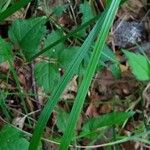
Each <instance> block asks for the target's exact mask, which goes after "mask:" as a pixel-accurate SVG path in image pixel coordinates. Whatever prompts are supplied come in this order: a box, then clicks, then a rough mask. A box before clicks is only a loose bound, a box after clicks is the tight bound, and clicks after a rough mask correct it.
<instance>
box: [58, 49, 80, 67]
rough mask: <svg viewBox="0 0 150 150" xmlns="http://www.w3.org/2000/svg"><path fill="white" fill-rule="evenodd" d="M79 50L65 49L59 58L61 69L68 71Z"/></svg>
mask: <svg viewBox="0 0 150 150" xmlns="http://www.w3.org/2000/svg"><path fill="white" fill-rule="evenodd" d="M79 49H80V47H77V46H76V47H75V46H74V47H68V48H65V49H64V50H63V51H62V52H61V53H60V54H59V56H58V57H59V60H58V61H59V64H60V67H62V68H65V69H67V68H68V65H69V64H70V63H71V61H72V60H73V58H74V56H75V55H76V54H77V52H78V51H79Z"/></svg>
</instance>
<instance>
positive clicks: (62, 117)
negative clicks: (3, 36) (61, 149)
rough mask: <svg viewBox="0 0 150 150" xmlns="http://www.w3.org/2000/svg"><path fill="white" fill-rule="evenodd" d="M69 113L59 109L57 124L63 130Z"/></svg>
mask: <svg viewBox="0 0 150 150" xmlns="http://www.w3.org/2000/svg"><path fill="white" fill-rule="evenodd" d="M68 117H69V114H68V113H66V112H65V111H63V110H61V109H59V110H57V119H56V125H57V127H58V129H59V130H60V131H61V132H64V131H65V129H66V126H67V121H68Z"/></svg>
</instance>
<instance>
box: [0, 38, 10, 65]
mask: <svg viewBox="0 0 150 150" xmlns="http://www.w3.org/2000/svg"><path fill="white" fill-rule="evenodd" d="M11 49H12V45H11V44H10V43H7V42H6V41H5V40H4V39H2V38H1V37H0V63H2V62H4V61H7V60H11V59H12V52H11Z"/></svg>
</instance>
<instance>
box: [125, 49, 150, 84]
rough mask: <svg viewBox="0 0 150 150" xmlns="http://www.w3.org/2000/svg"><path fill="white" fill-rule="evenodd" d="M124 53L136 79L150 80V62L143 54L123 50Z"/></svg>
mask: <svg viewBox="0 0 150 150" xmlns="http://www.w3.org/2000/svg"><path fill="white" fill-rule="evenodd" d="M123 52H124V54H125V56H126V57H127V59H128V63H129V65H130V67H131V69H132V72H133V74H134V75H135V77H136V78H137V79H138V80H141V81H145V80H150V60H147V58H146V57H144V56H143V55H141V54H135V53H132V52H129V51H126V50H123Z"/></svg>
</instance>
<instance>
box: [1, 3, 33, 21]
mask: <svg viewBox="0 0 150 150" xmlns="http://www.w3.org/2000/svg"><path fill="white" fill-rule="evenodd" d="M31 1H32V0H20V1H18V2H16V3H15V4H14V5H12V6H10V7H9V8H7V9H6V10H5V11H4V12H2V13H1V14H0V22H1V21H3V20H4V19H5V18H7V17H9V16H11V15H12V14H13V13H15V12H16V11H18V10H19V9H20V8H22V7H24V6H25V5H27V4H28V3H29V2H31Z"/></svg>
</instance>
